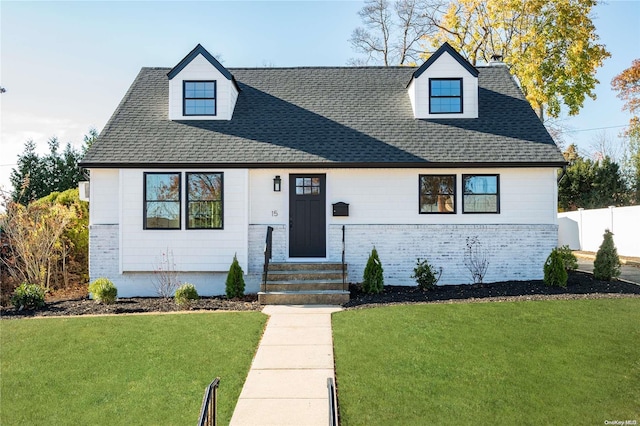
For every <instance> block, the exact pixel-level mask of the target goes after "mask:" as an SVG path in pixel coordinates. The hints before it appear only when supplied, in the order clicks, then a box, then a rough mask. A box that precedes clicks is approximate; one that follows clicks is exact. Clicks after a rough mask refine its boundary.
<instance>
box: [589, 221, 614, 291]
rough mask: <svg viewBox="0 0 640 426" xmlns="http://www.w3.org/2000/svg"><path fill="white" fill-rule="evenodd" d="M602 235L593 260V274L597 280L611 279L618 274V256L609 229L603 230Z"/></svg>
mask: <svg viewBox="0 0 640 426" xmlns="http://www.w3.org/2000/svg"><path fill="white" fill-rule="evenodd" d="M603 237H604V239H603V241H602V244H601V245H600V248H599V249H598V252H597V253H596V260H595V261H594V262H593V276H594V277H595V278H596V279H598V280H603V281H611V279H613V278H616V277H618V276H619V275H620V258H619V257H618V250H616V246H615V244H614V243H613V234H612V233H611V231H609V230H608V229H607V230H605V231H604V235H603Z"/></svg>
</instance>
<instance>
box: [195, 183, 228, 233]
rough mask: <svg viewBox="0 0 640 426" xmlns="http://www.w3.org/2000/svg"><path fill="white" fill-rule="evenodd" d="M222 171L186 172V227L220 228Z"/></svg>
mask: <svg viewBox="0 0 640 426" xmlns="http://www.w3.org/2000/svg"><path fill="white" fill-rule="evenodd" d="M222 218H223V214H222V173H187V229H222V222H223V221H222Z"/></svg>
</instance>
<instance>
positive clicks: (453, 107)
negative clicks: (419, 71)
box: [429, 78, 462, 114]
mask: <svg viewBox="0 0 640 426" xmlns="http://www.w3.org/2000/svg"><path fill="white" fill-rule="evenodd" d="M459 113H462V79H461V78H432V79H429V114H459Z"/></svg>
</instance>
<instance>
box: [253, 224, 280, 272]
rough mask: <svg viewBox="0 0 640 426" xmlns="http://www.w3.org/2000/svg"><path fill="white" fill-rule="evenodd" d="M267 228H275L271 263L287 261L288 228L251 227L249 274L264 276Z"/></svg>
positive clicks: (276, 226)
mask: <svg viewBox="0 0 640 426" xmlns="http://www.w3.org/2000/svg"><path fill="white" fill-rule="evenodd" d="M267 226H271V227H273V235H272V246H271V262H286V261H287V255H288V253H287V239H288V235H287V230H288V228H287V226H285V225H249V271H248V272H249V274H262V267H263V265H264V244H265V240H266V238H267Z"/></svg>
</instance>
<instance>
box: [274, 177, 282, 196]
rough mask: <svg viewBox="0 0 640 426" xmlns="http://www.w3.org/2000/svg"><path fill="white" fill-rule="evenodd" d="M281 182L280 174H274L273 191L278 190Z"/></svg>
mask: <svg viewBox="0 0 640 426" xmlns="http://www.w3.org/2000/svg"><path fill="white" fill-rule="evenodd" d="M281 184H282V179H280V176H279V175H278V176H276V177H274V178H273V191H274V192H280V188H281Z"/></svg>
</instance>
